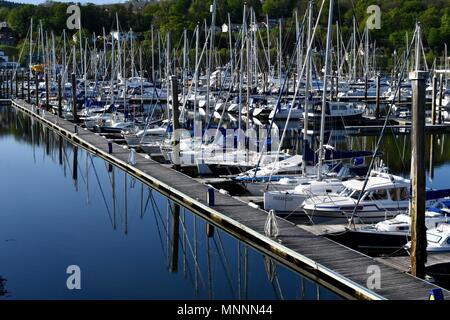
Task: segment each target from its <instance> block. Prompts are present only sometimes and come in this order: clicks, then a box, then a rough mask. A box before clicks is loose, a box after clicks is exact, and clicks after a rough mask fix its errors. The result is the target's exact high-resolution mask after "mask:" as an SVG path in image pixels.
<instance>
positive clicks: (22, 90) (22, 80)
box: [20, 70, 25, 100]
mask: <svg viewBox="0 0 450 320" xmlns="http://www.w3.org/2000/svg"><path fill="white" fill-rule="evenodd" d="M20 81H21V86H20V90H21V94H20V95H21V97H22V100H25V88H24V84H25V72H24V71H23V70H22V73H21V75H20Z"/></svg>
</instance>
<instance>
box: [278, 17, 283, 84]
mask: <svg viewBox="0 0 450 320" xmlns="http://www.w3.org/2000/svg"><path fill="white" fill-rule="evenodd" d="M278 31H279V43H278V79H279V80H280V90H281V52H282V51H283V50H282V46H283V44H282V35H281V19H278Z"/></svg>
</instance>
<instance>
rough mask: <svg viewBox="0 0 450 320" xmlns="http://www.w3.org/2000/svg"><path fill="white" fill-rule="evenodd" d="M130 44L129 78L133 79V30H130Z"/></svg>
mask: <svg viewBox="0 0 450 320" xmlns="http://www.w3.org/2000/svg"><path fill="white" fill-rule="evenodd" d="M130 43H131V52H130V54H131V76H132V77H134V75H135V74H134V43H133V29H131V28H130Z"/></svg>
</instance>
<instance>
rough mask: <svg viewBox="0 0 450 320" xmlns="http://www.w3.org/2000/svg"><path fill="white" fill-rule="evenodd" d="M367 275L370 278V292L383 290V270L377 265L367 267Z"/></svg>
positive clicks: (367, 283)
mask: <svg viewBox="0 0 450 320" xmlns="http://www.w3.org/2000/svg"><path fill="white" fill-rule="evenodd" d="M366 273H367V274H370V276H369V277H368V278H367V282H366V285H367V288H369V289H370V290H374V289H381V270H380V267H379V266H377V265H370V266H368V267H367V271H366Z"/></svg>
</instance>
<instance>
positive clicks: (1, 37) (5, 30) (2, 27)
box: [0, 21, 16, 46]
mask: <svg viewBox="0 0 450 320" xmlns="http://www.w3.org/2000/svg"><path fill="white" fill-rule="evenodd" d="M15 44H16V38H15V37H14V34H13V32H12V30H11V28H10V27H9V25H8V23H7V22H6V21H2V22H0V45H7V46H14V45H15Z"/></svg>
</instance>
